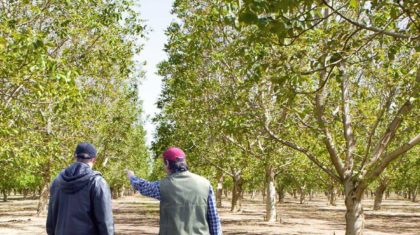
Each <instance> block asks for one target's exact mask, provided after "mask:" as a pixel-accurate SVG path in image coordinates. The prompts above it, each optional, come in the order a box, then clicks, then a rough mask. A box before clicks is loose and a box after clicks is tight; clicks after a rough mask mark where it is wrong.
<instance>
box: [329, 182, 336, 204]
mask: <svg viewBox="0 0 420 235" xmlns="http://www.w3.org/2000/svg"><path fill="white" fill-rule="evenodd" d="M328 201H329V203H330V205H331V206H336V205H337V192H336V188H335V186H334V184H331V185H330V186H329V189H328Z"/></svg>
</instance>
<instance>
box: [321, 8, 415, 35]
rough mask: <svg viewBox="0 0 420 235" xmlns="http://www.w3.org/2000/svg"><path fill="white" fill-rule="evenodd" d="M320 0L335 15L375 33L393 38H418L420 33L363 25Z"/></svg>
mask: <svg viewBox="0 0 420 235" xmlns="http://www.w3.org/2000/svg"><path fill="white" fill-rule="evenodd" d="M322 2H323V3H324V4H325V5H326V6H327V7H328V8H330V9H331V10H332V11H334V12H335V13H337V15H339V16H340V17H341V18H343V19H344V20H346V21H347V22H349V23H350V24H352V25H355V26H357V27H360V28H362V29H366V30H369V31H373V32H376V33H380V34H385V35H388V36H391V37H395V38H408V39H416V38H419V37H420V35H416V36H411V35H406V34H401V33H397V32H390V31H386V30H385V29H379V28H376V27H372V26H367V25H364V24H362V23H359V22H357V21H354V20H352V19H350V18H348V17H346V16H344V15H343V14H342V13H340V12H339V11H337V10H335V9H334V8H333V7H332V6H331V5H330V4H328V2H327V1H326V0H323V1H322Z"/></svg>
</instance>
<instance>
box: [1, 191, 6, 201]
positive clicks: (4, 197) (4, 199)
mask: <svg viewBox="0 0 420 235" xmlns="http://www.w3.org/2000/svg"><path fill="white" fill-rule="evenodd" d="M1 192H2V193H3V202H7V191H6V190H2V191H1Z"/></svg>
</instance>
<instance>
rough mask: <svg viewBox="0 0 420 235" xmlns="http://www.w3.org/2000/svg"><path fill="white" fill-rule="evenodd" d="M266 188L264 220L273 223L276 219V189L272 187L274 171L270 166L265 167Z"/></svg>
mask: <svg viewBox="0 0 420 235" xmlns="http://www.w3.org/2000/svg"><path fill="white" fill-rule="evenodd" d="M265 173H266V182H267V183H266V187H267V200H266V203H265V209H266V214H265V220H266V221H268V222H275V221H276V217H277V211H276V209H277V208H276V187H275V185H274V175H275V174H274V170H273V167H272V166H271V165H268V166H267V167H266V172H265Z"/></svg>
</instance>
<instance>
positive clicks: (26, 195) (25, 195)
mask: <svg viewBox="0 0 420 235" xmlns="http://www.w3.org/2000/svg"><path fill="white" fill-rule="evenodd" d="M28 193H29V189H23V190H22V194H23V199H26V198H27V197H28Z"/></svg>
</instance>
